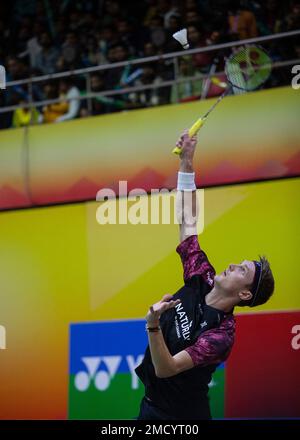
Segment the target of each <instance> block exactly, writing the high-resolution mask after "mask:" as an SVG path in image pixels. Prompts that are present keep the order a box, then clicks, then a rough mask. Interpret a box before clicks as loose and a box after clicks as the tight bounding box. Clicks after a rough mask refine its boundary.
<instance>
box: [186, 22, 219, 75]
mask: <svg viewBox="0 0 300 440" xmlns="http://www.w3.org/2000/svg"><path fill="white" fill-rule="evenodd" d="M187 30H188V40H189V42H190V46H191V48H192V49H194V48H200V47H205V46H206V45H207V44H206V40H205V36H204V35H203V34H201V32H200V30H199V28H198V27H197V26H195V25H193V26H189V27H188V28H187ZM212 58H213V56H212V54H211V53H209V52H200V53H197V54H195V55H193V64H194V66H195V67H196V68H198V69H199V70H200V71H201V72H203V73H206V72H207V71H208V70H209V66H210V64H211V62H212Z"/></svg>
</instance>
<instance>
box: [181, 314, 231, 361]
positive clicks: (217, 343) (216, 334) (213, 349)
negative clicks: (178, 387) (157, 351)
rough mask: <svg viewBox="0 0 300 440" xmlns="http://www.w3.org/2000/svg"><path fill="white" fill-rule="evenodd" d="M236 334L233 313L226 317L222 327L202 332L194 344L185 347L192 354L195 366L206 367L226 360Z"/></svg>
mask: <svg viewBox="0 0 300 440" xmlns="http://www.w3.org/2000/svg"><path fill="white" fill-rule="evenodd" d="M234 335H235V319H234V317H233V315H230V316H229V317H227V318H225V319H224V321H223V322H222V324H221V325H220V327H217V328H213V329H211V330H207V331H206V332H204V333H202V334H201V335H200V336H199V338H198V339H197V341H196V342H195V344H194V345H191V346H190V347H187V348H185V351H187V352H188V353H189V355H190V356H191V358H192V360H193V363H194V366H198V365H202V366H203V367H205V366H206V365H210V364H220V363H222V362H224V361H225V360H226V359H227V357H228V356H229V354H230V351H231V349H232V346H233V342H234Z"/></svg>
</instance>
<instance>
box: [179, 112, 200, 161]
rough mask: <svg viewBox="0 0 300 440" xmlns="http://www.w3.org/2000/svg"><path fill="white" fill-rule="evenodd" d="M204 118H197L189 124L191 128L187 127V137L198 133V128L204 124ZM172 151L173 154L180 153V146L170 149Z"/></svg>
mask: <svg viewBox="0 0 300 440" xmlns="http://www.w3.org/2000/svg"><path fill="white" fill-rule="evenodd" d="M204 120H205V119H202V118H199V119H198V120H197V121H196V122H195V124H194V125H192V126H191V128H190V129H189V137H192V136H194V135H195V134H196V133H198V131H199V130H200V128H201V127H202V125H203V124H204ZM172 153H174V154H180V153H181V148H179V147H175V148H174V149H173V150H172Z"/></svg>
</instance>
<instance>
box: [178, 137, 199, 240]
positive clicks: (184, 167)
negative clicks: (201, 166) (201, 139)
mask: <svg viewBox="0 0 300 440" xmlns="http://www.w3.org/2000/svg"><path fill="white" fill-rule="evenodd" d="M196 144H197V138H196V136H192V137H189V135H188V131H187V130H186V131H184V132H183V134H182V135H181V136H180V138H179V139H178V141H177V143H176V146H177V147H180V148H181V154H180V167H179V173H178V181H177V195H176V211H177V218H178V222H179V229H180V242H181V241H183V240H185V239H186V238H187V237H189V236H190V235H196V234H197V216H198V213H197V197H196V185H195V173H194V168H193V159H194V153H195V148H196Z"/></svg>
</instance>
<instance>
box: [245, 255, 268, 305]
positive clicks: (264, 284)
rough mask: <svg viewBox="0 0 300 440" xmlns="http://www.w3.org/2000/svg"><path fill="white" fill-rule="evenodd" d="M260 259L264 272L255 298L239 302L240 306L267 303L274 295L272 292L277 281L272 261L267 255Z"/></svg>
mask: <svg viewBox="0 0 300 440" xmlns="http://www.w3.org/2000/svg"><path fill="white" fill-rule="evenodd" d="M259 259H260V263H261V268H262V269H261V270H262V274H261V279H260V283H259V287H258V291H257V294H256V296H255V300H254V302H253V297H252V298H251V299H250V300H248V301H240V303H239V304H238V306H240V307H244V306H249V307H255V306H260V305H261V304H264V303H266V302H267V301H268V300H269V299H270V297H271V296H272V294H273V292H274V287H275V281H274V277H273V273H272V270H271V268H270V263H269V261H268V260H267V259H266V257H264V256H262V257H259ZM250 290H251V289H250ZM252 294H253V292H252Z"/></svg>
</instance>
